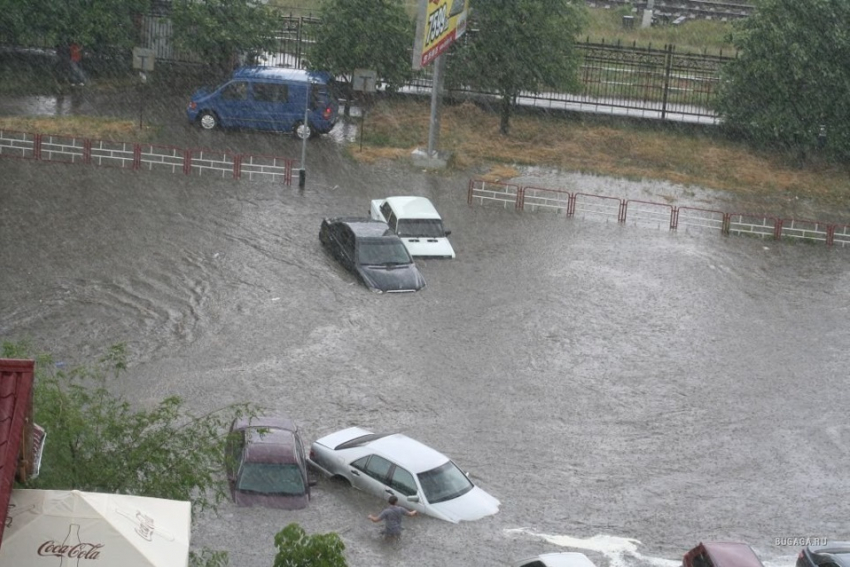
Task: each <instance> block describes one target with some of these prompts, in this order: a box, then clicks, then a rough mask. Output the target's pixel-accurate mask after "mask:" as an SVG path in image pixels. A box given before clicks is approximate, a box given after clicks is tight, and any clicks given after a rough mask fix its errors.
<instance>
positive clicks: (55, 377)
mask: <svg viewBox="0 0 850 567" xmlns="http://www.w3.org/2000/svg"><path fill="white" fill-rule="evenodd" d="M29 350H30V349H29V347H28V346H27V345H25V344H14V343H4V344H3V349H2V353H3V354H2V356H3V357H8V358H31V356H30V355H29ZM37 361H38V363H37V365H36V381H35V388H34V391H33V407H34V411H35V421H36V422H37V423H38V424H39V425H41V426H42V427H44V428H45V429H46V430H47V433H48V439H49V441H48V443H47V446H46V448H45V450H44V454H43V455H42V462H41V470H40V473H39V476H38V477H37V478H35V479H33V480H31V481H28V483H27V488H41V489H52V490H71V489H76V490H84V491H90V492H110V493H120V494H132V495H139V496H151V497H156V498H167V499H172V500H188V501H191V502H192V511H193V514H194V513H197V512H199V511H201V510H205V509H210V510H215V508H216V507H217V505H218V504H219V503H220V502H221V500H222V499H224V498H226V497H227V496H228V492H227V487H226V483H225V482H224V458H225V453H224V435H223V432H224V431H226V428H227V426H229V424H230V422H231V421H232V420H233V419H234V418H235V417H237V416H239V415H242V414H246V413H252V410H253V408H251V407H249V406H247V405H237V406H227V407H224V408H221V409H219V410H217V411H213V412H210V413H206V414H203V415H193V414H192V413H190V412H189V411H188V410H187V409H186V408H185V407H184V405H183V402H182V400H181V399H180V398H177V397H169V398H166V399H165V400H163V401H162V402H160V403H159V404H157V405H156V406H154V407H153V408H152V409H150V410H147V409H143V408H134V407H132V406H131V405H130V403H129V402H128V401H126V400H125V399H123V398H121V397H118V396H116V395H114V394H112V393H110V391H109V390H108V389H107V386H108V385H109V380H110V378H111V379H112V380H114V381H117V380H118V379H120V377H121V373H122V372H123V371H124V370H125V369H126V368H127V361H126V352H125V347H124V345H116V346H113V347H111V348H110V349H109V350H108V351H107V353H106V354H105V355H104V356H103V357H102V358H100V359H99V360H98V361H97V362H96V363H95V364H93V365H90V366H78V367H74V368H72V369H69V370H67V371H65V370H62V369H59V368H57V366H56V365H55V364H54V363H53V362H52V360H51V359H50V357H49V356H39V357H38V358H37ZM200 564H203V565H207V566H210V567H212V566H223V565H226V564H227V559H226V556H225V554H223V553H222V552H213V551H209V550H204V551H203V552H202V553H200V554H197V555H194V554H193V565H200Z"/></svg>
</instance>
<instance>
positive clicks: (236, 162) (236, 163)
mask: <svg viewBox="0 0 850 567" xmlns="http://www.w3.org/2000/svg"><path fill="white" fill-rule="evenodd" d="M241 176H242V154H236V155H234V156H233V179H239V178H240V177H241Z"/></svg>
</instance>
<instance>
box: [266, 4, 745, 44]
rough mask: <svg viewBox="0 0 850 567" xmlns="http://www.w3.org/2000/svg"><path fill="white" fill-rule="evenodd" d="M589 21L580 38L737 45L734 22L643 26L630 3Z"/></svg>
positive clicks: (595, 11)
mask: <svg viewBox="0 0 850 567" xmlns="http://www.w3.org/2000/svg"><path fill="white" fill-rule="evenodd" d="M270 5H271V6H274V7H276V8H278V9H279V10H280V11H281V12H283V13H285V14H293V15H295V16H308V15H313V16H315V15H317V14H318V13H319V9H320V7H321V5H322V0H271V2H270ZM418 5H419V2H418V1H417V0H404V6H405V8H406V9H407V13H408V14H409V15H410V17H411V18H414V17H416V13H417V9H418ZM626 15H634V16H635V27H634V29H630V30H626V29H623V16H626ZM587 16H588V25H587V27H586V28H585V30H584V31H583V32H582V34H581V36H580V37H578V38H577V39H579V40H585V39H589V40H590V41H593V42H602V41H605V42H606V43H616V42H618V41H619V42H620V43H623V44H635V45H639V46H641V47H649V46H650V45H651V46H652V47H658V48H661V47H663V46H664V45H667V44H672V45H675V46H676V49H677V51H684V52H698V53H709V54H713V55H720V54H725V55H732V54H734V52H735V48H734V46H733V45H732V43H731V41H730V34H731V32H732V24H731V23H730V22H721V21H717V20H688V21H687V22H686V23H685V24H683V25H680V26H670V25H667V26H653V27H649V28H646V29H641V27H640V14H634V13H633V12H632V10H631V8H629V7H621V8H616V9H605V8H588V9H587Z"/></svg>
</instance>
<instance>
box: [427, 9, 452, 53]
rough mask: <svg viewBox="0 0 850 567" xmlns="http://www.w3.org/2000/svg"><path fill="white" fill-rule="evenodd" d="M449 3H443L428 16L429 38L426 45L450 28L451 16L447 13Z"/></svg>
mask: <svg viewBox="0 0 850 567" xmlns="http://www.w3.org/2000/svg"><path fill="white" fill-rule="evenodd" d="M447 9H448V4H443V5H442V6H440V8H439V9H437V10H435V11H434V12H433V13H432V14H431V16H430V17H429V18H428V39H427V40H426V41H425V45H426V46H428V45H431V44H432V43H434V41H435V40H436V39H437V38H438V37H440V36H441V35H443V33H445V31H446V30H447V29H448V28H449V18H448V17H447V15H446V12H447Z"/></svg>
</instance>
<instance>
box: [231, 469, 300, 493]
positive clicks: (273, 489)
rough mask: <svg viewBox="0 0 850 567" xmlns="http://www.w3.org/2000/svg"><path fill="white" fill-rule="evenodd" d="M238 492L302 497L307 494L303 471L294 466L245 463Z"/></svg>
mask: <svg viewBox="0 0 850 567" xmlns="http://www.w3.org/2000/svg"><path fill="white" fill-rule="evenodd" d="M236 488H237V490H241V491H244V492H254V493H257V494H282V495H285V496H301V495H302V494H304V493H305V492H306V489H305V487H304V478H303V477H302V476H301V469H300V468H299V467H298V465H294V464H276V463H245V464H244V465H243V467H242V471H241V472H240V474H239V482H238V483H237V486H236Z"/></svg>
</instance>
